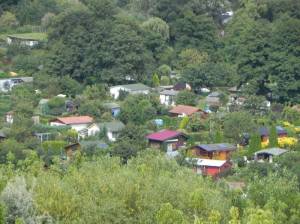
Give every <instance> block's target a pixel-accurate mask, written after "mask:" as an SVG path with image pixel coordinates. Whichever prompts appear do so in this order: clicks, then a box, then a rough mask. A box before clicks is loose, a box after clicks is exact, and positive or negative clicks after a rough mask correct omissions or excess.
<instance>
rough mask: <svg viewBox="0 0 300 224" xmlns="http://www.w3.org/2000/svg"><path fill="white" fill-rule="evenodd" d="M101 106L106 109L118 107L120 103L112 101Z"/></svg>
mask: <svg viewBox="0 0 300 224" xmlns="http://www.w3.org/2000/svg"><path fill="white" fill-rule="evenodd" d="M103 106H104V107H105V108H108V109H114V108H119V107H120V105H119V104H117V103H114V102H108V103H103Z"/></svg>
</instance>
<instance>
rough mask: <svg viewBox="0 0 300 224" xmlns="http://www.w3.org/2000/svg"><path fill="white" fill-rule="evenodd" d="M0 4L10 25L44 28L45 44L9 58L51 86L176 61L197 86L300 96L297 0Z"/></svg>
mask: <svg viewBox="0 0 300 224" xmlns="http://www.w3.org/2000/svg"><path fill="white" fill-rule="evenodd" d="M0 10H1V11H2V13H1V18H0V29H1V30H0V32H1V33H3V34H5V33H8V34H10V33H24V32H26V31H28V32H32V31H36V30H42V31H45V32H47V34H48V37H47V43H45V44H44V45H43V46H41V47H39V48H38V49H35V50H33V51H28V50H26V49H16V47H11V48H9V49H8V52H7V58H6V59H7V60H9V61H11V62H12V64H11V65H10V66H12V68H13V69H14V70H16V71H22V72H24V73H25V74H30V75H33V76H34V77H36V82H37V86H38V87H40V88H43V89H47V90H48V92H49V94H56V93H59V92H60V91H61V90H62V89H63V90H64V91H68V92H70V93H72V94H78V92H79V91H80V88H78V87H79V84H85V85H88V84H94V83H106V84H108V85H114V84H124V83H125V82H128V80H135V81H141V82H144V83H149V80H151V77H152V75H153V74H154V73H157V74H158V76H159V77H162V76H166V75H167V74H168V73H169V72H170V70H172V71H175V72H176V73H177V74H178V78H179V79H180V80H184V81H188V82H189V83H190V84H191V85H192V87H193V88H194V89H196V90H197V89H199V88H200V87H219V86H239V87H244V88H245V91H247V92H248V93H249V94H250V95H251V94H257V95H262V96H265V97H267V98H268V99H269V100H271V101H276V102H281V103H287V102H291V103H297V102H299V92H300V91H299V85H300V84H299V76H300V75H299V70H300V69H299V65H300V63H299V45H300V44H299V36H300V34H299V32H300V21H299V18H300V3H299V1H298V0H288V1H284V0H263V1H256V0H243V1H242V0H232V1H225V0H213V1H211V0H192V1H190V0H175V1H174V0H160V1H156V0H115V1H110V0H81V1H80V0H45V1H36V0H33V1H32V0H19V1H18V0H15V1H13V0H11V1H2V3H1V4H0ZM228 11H232V12H233V13H234V15H233V18H232V20H230V21H229V22H227V23H224V21H223V20H222V18H223V17H222V15H223V14H224V13H225V12H228ZM3 54H4V53H3V52H2V53H1V54H0V56H1V55H2V57H3V56H4V55H3ZM166 79H167V78H166V77H164V78H163V80H165V82H166V83H168V80H166ZM66 83H67V84H66ZM48 84H51V85H48ZM54 86H55V87H54Z"/></svg>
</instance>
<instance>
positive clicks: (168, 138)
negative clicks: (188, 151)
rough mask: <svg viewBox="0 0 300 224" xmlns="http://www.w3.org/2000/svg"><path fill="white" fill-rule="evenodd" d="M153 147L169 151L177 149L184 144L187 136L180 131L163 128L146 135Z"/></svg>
mask: <svg viewBox="0 0 300 224" xmlns="http://www.w3.org/2000/svg"><path fill="white" fill-rule="evenodd" d="M146 138H147V139H148V141H149V146H150V147H151V148H157V149H159V148H161V149H164V150H166V151H167V152H172V151H176V150H177V149H178V148H179V147H180V146H184V145H185V143H186V140H187V136H186V135H185V134H184V133H182V132H179V131H172V130H161V131H159V132H155V133H152V134H149V135H147V136H146Z"/></svg>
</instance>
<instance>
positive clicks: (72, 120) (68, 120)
mask: <svg viewBox="0 0 300 224" xmlns="http://www.w3.org/2000/svg"><path fill="white" fill-rule="evenodd" d="M55 121H58V122H61V123H63V124H87V123H92V122H93V118H92V117H90V116H73V117H58V118H56V120H55Z"/></svg>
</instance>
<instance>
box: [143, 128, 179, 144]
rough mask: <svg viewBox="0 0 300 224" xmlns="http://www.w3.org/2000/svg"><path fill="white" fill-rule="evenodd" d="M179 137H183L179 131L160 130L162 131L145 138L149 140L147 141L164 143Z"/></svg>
mask: <svg viewBox="0 0 300 224" xmlns="http://www.w3.org/2000/svg"><path fill="white" fill-rule="evenodd" d="M180 135H183V133H181V132H179V131H172V130H162V131H159V132H155V133H152V134H149V135H147V136H146V138H147V139H149V140H154V141H160V142H163V141H166V140H168V139H171V138H175V137H178V136H180Z"/></svg>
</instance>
